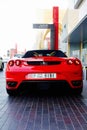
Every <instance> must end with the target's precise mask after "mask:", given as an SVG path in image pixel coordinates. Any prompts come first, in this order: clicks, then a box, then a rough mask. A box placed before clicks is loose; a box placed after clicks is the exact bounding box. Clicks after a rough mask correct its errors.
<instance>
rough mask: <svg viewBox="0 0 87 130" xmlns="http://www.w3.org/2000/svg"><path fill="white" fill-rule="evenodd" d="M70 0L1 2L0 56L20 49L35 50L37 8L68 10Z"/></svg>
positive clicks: (2, 0)
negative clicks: (33, 25) (56, 7)
mask: <svg viewBox="0 0 87 130" xmlns="http://www.w3.org/2000/svg"><path fill="white" fill-rule="evenodd" d="M67 4H68V0H31V1H29V0H0V55H1V54H4V53H5V54H6V52H7V50H9V49H10V48H14V47H15V44H16V43H17V44H18V48H19V49H20V50H21V51H23V50H24V49H25V48H26V49H27V50H31V49H33V46H34V44H33V43H34V40H35V37H34V35H33V29H32V24H33V22H34V21H33V20H34V17H35V15H34V12H35V9H36V8H41V9H42V8H44V9H45V8H46V9H47V8H52V7H53V6H59V7H60V8H66V7H67Z"/></svg>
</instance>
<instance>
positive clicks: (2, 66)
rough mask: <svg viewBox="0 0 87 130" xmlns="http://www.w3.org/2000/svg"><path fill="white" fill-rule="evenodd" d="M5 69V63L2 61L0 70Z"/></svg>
mask: <svg viewBox="0 0 87 130" xmlns="http://www.w3.org/2000/svg"><path fill="white" fill-rule="evenodd" d="M3 69H4V63H2V65H1V69H0V70H1V71H3Z"/></svg>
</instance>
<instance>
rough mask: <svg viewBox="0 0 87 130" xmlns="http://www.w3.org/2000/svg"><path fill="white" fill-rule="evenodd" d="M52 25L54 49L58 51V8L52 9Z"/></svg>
mask: <svg viewBox="0 0 87 130" xmlns="http://www.w3.org/2000/svg"><path fill="white" fill-rule="evenodd" d="M53 24H54V27H55V42H54V44H55V45H54V49H56V50H58V44H59V36H58V35H59V8H58V7H53Z"/></svg>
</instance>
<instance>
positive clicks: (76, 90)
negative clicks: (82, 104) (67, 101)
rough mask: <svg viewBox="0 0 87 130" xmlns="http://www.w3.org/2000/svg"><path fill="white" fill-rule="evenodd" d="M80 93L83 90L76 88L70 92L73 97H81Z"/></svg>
mask: <svg viewBox="0 0 87 130" xmlns="http://www.w3.org/2000/svg"><path fill="white" fill-rule="evenodd" d="M82 91H83V88H77V89H75V90H73V91H72V92H73V94H75V95H81V93H82Z"/></svg>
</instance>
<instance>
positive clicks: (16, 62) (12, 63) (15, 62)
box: [8, 60, 21, 66]
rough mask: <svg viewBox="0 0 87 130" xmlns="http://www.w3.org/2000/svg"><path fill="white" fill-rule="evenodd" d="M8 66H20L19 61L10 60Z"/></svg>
mask: <svg viewBox="0 0 87 130" xmlns="http://www.w3.org/2000/svg"><path fill="white" fill-rule="evenodd" d="M8 64H9V66H13V65H14V64H15V65H16V66H20V65H21V60H16V61H14V60H10V61H9V62H8Z"/></svg>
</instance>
